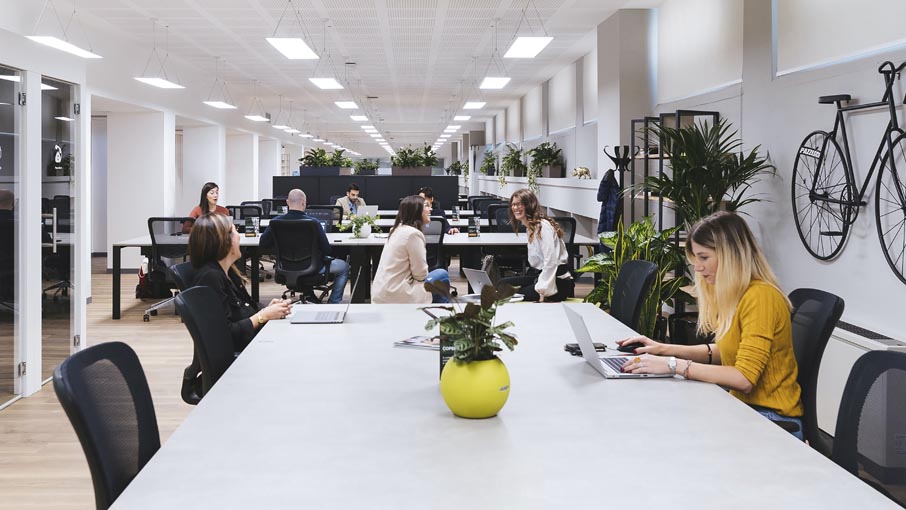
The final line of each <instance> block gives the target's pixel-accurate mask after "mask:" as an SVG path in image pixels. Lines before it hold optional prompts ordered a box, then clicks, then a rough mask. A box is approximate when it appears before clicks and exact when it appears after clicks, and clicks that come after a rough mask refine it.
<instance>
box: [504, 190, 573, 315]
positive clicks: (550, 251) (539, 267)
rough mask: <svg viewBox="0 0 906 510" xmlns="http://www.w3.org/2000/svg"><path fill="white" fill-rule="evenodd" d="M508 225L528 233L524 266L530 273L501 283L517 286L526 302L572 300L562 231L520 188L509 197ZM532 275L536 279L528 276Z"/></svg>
mask: <svg viewBox="0 0 906 510" xmlns="http://www.w3.org/2000/svg"><path fill="white" fill-rule="evenodd" d="M510 223H511V224H512V225H513V232H518V231H519V223H522V224H523V225H525V231H526V233H527V234H528V263H529V265H530V266H532V268H533V269H534V271H530V273H529V275H528V276H517V277H515V278H504V279H503V280H501V282H503V283H509V284H510V285H514V286H517V287H520V289H519V293H520V294H522V295H524V296H525V300H526V301H538V302H544V301H551V302H556V301H563V300H565V299H566V298H568V297H572V296H573V293H574V290H575V282H574V281H573V277H572V274H570V272H569V265H568V264H567V262H568V261H569V254H568V253H567V251H566V243H564V242H563V231H562V230H561V229H560V226H559V225H557V222H555V221H554V220H552V219H550V218H548V217H547V215H546V214H544V212H543V211H542V210H541V207H540V206H539V205H538V197H536V196H535V194H534V193H532V192H531V190H527V189H521V190H519V191H517V192H515V193H513V195H512V196H511V197H510ZM532 273H535V274H537V276H531V274H532Z"/></svg>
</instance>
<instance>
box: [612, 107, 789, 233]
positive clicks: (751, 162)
mask: <svg viewBox="0 0 906 510" xmlns="http://www.w3.org/2000/svg"><path fill="white" fill-rule="evenodd" d="M730 129H731V125H730V123H729V122H727V120H726V119H721V120H720V121H718V122H717V123H716V124H713V125H712V124H710V123H708V122H701V123H695V124H692V125H689V126H687V127H682V128H679V129H675V128H671V127H666V126H661V127H654V128H652V133H653V134H655V135H656V136H658V138H659V140H660V143H661V146H662V147H663V148H664V150H665V153H666V155H667V158H668V159H669V161H670V167H669V171H667V172H664V173H663V175H658V174H655V175H651V176H649V177H647V178H646V179H645V180H644V181H643V182H642V183H640V184H637V185H635V186H634V187H629V188H627V191H626V192H628V193H639V192H642V191H645V190H647V191H649V192H651V193H652V194H654V195H659V196H661V197H664V198H665V199H667V200H668V202H667V204H668V206H669V207H671V208H672V209H674V210H675V211H676V213H677V214H679V216H680V218H682V221H683V222H685V224H686V227H690V226H691V225H692V224H694V223H695V222H696V221H698V220H699V219H701V218H703V217H705V216H707V215H709V214H711V213H714V212H717V211H719V210H724V211H738V210H739V209H740V208H741V207H743V206H745V205H747V204H750V203H753V202H759V201H760V199H759V198H756V197H753V196H749V192H750V191H751V187H752V185H753V184H754V183H756V182H758V181H759V180H760V178H761V177H762V176H764V175H771V176H775V175H776V168H775V167H774V165H772V164H770V163H769V162H768V157H762V156H761V155H760V154H759V153H758V152H759V149H760V148H761V146H760V145H759V146H756V147H755V148H754V149H752V150H751V151H749V152H748V153H745V152H743V151H742V140H740V139H739V138H738V137H737V133H738V132H737V131H733V132H732V133H731V132H729V131H730Z"/></svg>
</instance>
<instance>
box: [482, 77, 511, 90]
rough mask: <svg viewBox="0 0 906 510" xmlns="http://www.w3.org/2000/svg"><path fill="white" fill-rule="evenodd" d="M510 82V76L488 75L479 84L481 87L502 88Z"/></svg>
mask: <svg viewBox="0 0 906 510" xmlns="http://www.w3.org/2000/svg"><path fill="white" fill-rule="evenodd" d="M509 82H510V79H509V78H506V77H503V76H486V77H485V79H484V80H483V81H482V82H481V85H479V86H478V88H480V89H502V88H503V87H506V84H507V83H509Z"/></svg>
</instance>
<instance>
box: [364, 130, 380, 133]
mask: <svg viewBox="0 0 906 510" xmlns="http://www.w3.org/2000/svg"><path fill="white" fill-rule="evenodd" d="M365 132H366V133H377V132H378V130H377V129H366V130H365Z"/></svg>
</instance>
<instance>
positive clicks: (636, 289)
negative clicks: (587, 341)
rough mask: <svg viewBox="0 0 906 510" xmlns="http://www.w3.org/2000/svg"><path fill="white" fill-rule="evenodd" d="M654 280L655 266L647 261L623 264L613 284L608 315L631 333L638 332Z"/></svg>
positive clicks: (655, 274) (655, 276) (631, 261)
mask: <svg viewBox="0 0 906 510" xmlns="http://www.w3.org/2000/svg"><path fill="white" fill-rule="evenodd" d="M655 278H657V265H655V264H654V263H652V262H648V261H647V260H630V261H628V262H624V263H623V266H622V267H620V273H619V274H618V275H617V279H616V281H615V282H614V284H613V298H612V299H611V301H610V315H611V316H612V317H613V318H615V319H617V320H618V321H620V322H622V323H623V324H625V325H627V326H629V328H630V329H632V330H633V331H638V330H639V320H640V319H641V316H642V308H643V307H644V305H645V299H646V298H647V297H648V292H650V291H651V286H652V285H653V284H654V279H655Z"/></svg>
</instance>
